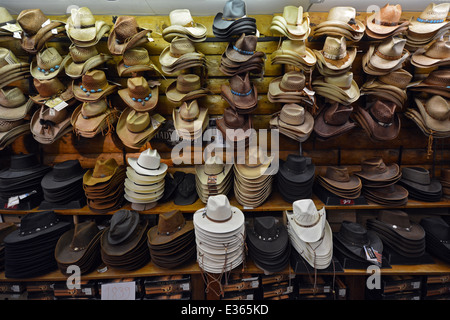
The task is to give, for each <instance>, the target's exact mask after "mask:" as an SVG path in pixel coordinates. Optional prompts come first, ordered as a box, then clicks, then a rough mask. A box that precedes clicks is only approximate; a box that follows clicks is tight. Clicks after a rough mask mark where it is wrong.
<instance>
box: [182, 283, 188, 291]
mask: <svg viewBox="0 0 450 320" xmlns="http://www.w3.org/2000/svg"><path fill="white" fill-rule="evenodd" d="M180 287H181V289H183V291H189V290H190V285H189V282H186V283H182V284H180Z"/></svg>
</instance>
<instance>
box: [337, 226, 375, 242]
mask: <svg viewBox="0 0 450 320" xmlns="http://www.w3.org/2000/svg"><path fill="white" fill-rule="evenodd" d="M339 234H340V235H341V236H342V238H343V239H344V240H345V241H347V242H349V243H352V244H355V245H361V246H363V245H365V244H368V243H369V237H368V235H367V230H366V229H365V228H364V227H363V226H362V225H360V224H359V223H356V222H350V221H342V223H341V229H340V230H339Z"/></svg>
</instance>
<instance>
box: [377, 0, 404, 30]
mask: <svg viewBox="0 0 450 320" xmlns="http://www.w3.org/2000/svg"><path fill="white" fill-rule="evenodd" d="M401 15H402V6H401V5H399V4H397V5H390V4H386V5H385V6H384V7H383V8H381V9H380V10H379V11H377V12H376V13H375V23H376V24H379V25H386V26H391V25H395V24H397V23H398V22H399V21H400V18H401Z"/></svg>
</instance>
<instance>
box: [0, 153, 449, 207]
mask: <svg viewBox="0 0 450 320" xmlns="http://www.w3.org/2000/svg"><path fill="white" fill-rule="evenodd" d="M126 161H127V164H125V165H119V164H118V163H117V161H116V160H115V159H114V158H109V159H101V158H99V159H97V161H96V163H95V166H94V168H91V169H84V168H82V166H81V165H80V162H79V161H78V160H67V161H63V162H61V163H57V164H55V165H54V166H48V165H41V164H40V163H39V161H38V160H37V157H36V156H35V155H34V154H20V155H12V156H11V164H10V166H9V167H8V168H5V169H4V170H3V171H2V172H0V200H1V204H2V206H3V207H5V208H10V209H21V210H24V209H32V208H35V207H39V209H41V210H55V209H79V208H83V207H85V206H86V205H87V206H88V208H89V209H90V210H91V211H93V212H96V213H107V212H111V211H114V210H118V209H120V208H122V207H123V205H124V204H125V203H126V202H129V203H131V207H132V209H134V210H136V211H145V210H150V209H152V208H153V207H155V206H156V205H157V204H158V203H164V202H167V201H169V200H173V201H174V204H175V205H181V206H185V205H191V204H194V203H195V202H196V201H197V199H200V201H201V202H203V203H207V201H208V198H209V197H211V196H215V195H219V194H221V195H226V196H228V195H229V194H231V193H232V194H234V196H235V199H236V201H237V202H238V203H239V204H240V205H242V206H243V207H244V208H258V207H260V206H261V205H262V204H264V202H265V201H266V200H267V199H268V198H269V196H270V195H271V194H273V193H274V190H278V192H279V194H280V195H281V197H282V199H283V200H285V201H286V202H288V203H293V202H295V201H297V200H299V199H309V198H311V197H312V195H313V193H314V194H316V195H317V196H318V197H319V198H320V199H321V200H322V201H323V202H324V203H325V204H326V205H328V204H339V202H340V200H342V199H345V200H349V201H356V202H358V204H367V203H368V202H370V203H376V204H379V205H385V206H402V205H405V204H406V203H407V201H408V199H415V200H419V201H423V202H438V201H440V200H441V198H442V197H443V196H445V197H448V196H449V195H450V191H449V187H450V183H449V181H450V170H448V169H442V171H441V177H440V179H438V178H436V177H433V176H432V175H431V173H430V171H428V170H427V169H426V168H424V167H420V166H403V167H402V168H400V167H399V165H397V164H395V163H390V164H386V163H384V161H383V159H382V158H379V157H375V158H370V159H365V160H363V161H361V169H360V170H359V171H353V172H350V171H349V169H348V168H347V167H345V166H327V167H326V169H324V170H322V171H319V170H316V167H315V165H314V163H312V159H311V158H309V157H305V156H301V155H297V154H289V155H288V156H287V158H286V160H282V159H275V157H274V156H272V155H271V156H268V155H267V154H265V153H264V152H263V151H262V149H261V148H258V147H253V146H251V147H249V148H248V149H247V150H246V152H245V154H242V155H239V156H238V157H237V158H236V159H235V161H234V163H224V161H223V159H222V157H219V156H216V155H211V156H209V157H208V158H207V159H206V161H205V163H204V164H200V165H196V166H195V172H194V173H184V172H182V171H176V170H175V171H169V170H168V169H169V168H168V166H167V164H165V163H164V162H162V161H161V158H160V155H159V153H158V151H157V150H151V149H147V150H145V151H143V152H141V153H140V154H139V155H138V156H129V157H127V160H126ZM277 161H278V163H277ZM333 201H335V202H336V201H337V202H338V203H333Z"/></svg>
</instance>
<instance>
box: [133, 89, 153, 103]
mask: <svg viewBox="0 0 450 320" xmlns="http://www.w3.org/2000/svg"><path fill="white" fill-rule="evenodd" d="M151 97H152V93H151V92H150V93H149V94H148V96H146V97H145V98H143V99H142V98H135V97H131V100H133V101H134V102H139V103H141V104H142V105H143V106H145V103H146V102H147V101H149V100H150V98H151Z"/></svg>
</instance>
